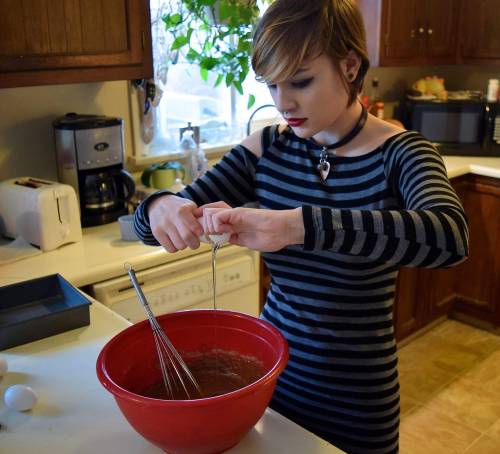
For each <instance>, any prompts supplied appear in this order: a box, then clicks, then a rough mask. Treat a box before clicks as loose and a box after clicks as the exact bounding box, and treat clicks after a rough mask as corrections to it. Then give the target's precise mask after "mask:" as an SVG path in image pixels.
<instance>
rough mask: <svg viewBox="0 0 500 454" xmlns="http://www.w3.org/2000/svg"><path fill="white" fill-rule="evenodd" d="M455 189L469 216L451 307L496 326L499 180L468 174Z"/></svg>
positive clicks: (499, 307)
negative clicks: (465, 249)
mask: <svg viewBox="0 0 500 454" xmlns="http://www.w3.org/2000/svg"><path fill="white" fill-rule="evenodd" d="M457 191H458V192H459V195H460V197H461V199H462V201H463V203H464V207H465V211H466V213H467V216H468V219H469V230H470V245H469V249H470V254H469V259H468V260H467V261H466V262H464V263H463V264H461V265H459V266H458V267H457V270H456V272H457V274H456V276H457V279H456V299H455V303H454V306H453V311H454V312H455V313H458V314H463V315H465V316H466V317H468V318H474V319H477V320H481V321H483V322H485V323H487V324H489V325H493V326H495V327H498V326H500V180H499V179H495V178H487V177H481V176H472V175H469V177H468V178H464V179H461V180H460V181H459V183H458V185H457Z"/></svg>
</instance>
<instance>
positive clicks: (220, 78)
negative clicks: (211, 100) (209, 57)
mask: <svg viewBox="0 0 500 454" xmlns="http://www.w3.org/2000/svg"><path fill="white" fill-rule="evenodd" d="M223 80H224V74H219V75H218V76H217V80H216V81H215V83H214V87H218V86H219V85H220V84H221V82H222V81H223Z"/></svg>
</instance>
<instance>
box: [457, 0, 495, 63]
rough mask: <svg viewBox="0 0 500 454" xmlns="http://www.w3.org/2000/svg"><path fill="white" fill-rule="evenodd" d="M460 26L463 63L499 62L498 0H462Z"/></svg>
mask: <svg viewBox="0 0 500 454" xmlns="http://www.w3.org/2000/svg"><path fill="white" fill-rule="evenodd" d="M460 28H461V33H460V39H461V42H460V57H461V59H462V61H463V62H464V63H495V64H498V63H499V62H500V0H476V1H474V2H471V1H464V2H463V6H462V15H461V27H460Z"/></svg>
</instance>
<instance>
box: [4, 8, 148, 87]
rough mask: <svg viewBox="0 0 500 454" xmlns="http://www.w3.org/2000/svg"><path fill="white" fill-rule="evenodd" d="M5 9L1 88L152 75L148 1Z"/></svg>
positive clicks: (124, 78)
mask: <svg viewBox="0 0 500 454" xmlns="http://www.w3.org/2000/svg"><path fill="white" fill-rule="evenodd" d="M0 7H1V9H2V11H3V14H0V88H6V87H20V86H28V85H50V84H64V83H81V82H99V81H105V80H128V79H138V78H149V77H152V73H153V68H152V57H151V25H150V16H149V0H102V1H101V0H0Z"/></svg>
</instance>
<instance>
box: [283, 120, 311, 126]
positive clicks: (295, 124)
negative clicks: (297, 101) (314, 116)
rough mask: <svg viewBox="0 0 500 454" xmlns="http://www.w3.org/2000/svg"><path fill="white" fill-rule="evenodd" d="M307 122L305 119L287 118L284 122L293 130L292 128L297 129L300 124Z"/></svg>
mask: <svg viewBox="0 0 500 454" xmlns="http://www.w3.org/2000/svg"><path fill="white" fill-rule="evenodd" d="M306 120H307V118H287V119H286V121H287V122H288V124H289V125H290V126H291V127H292V128H293V127H298V126H300V125H301V124H302V123H304V122H305V121H306Z"/></svg>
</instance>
